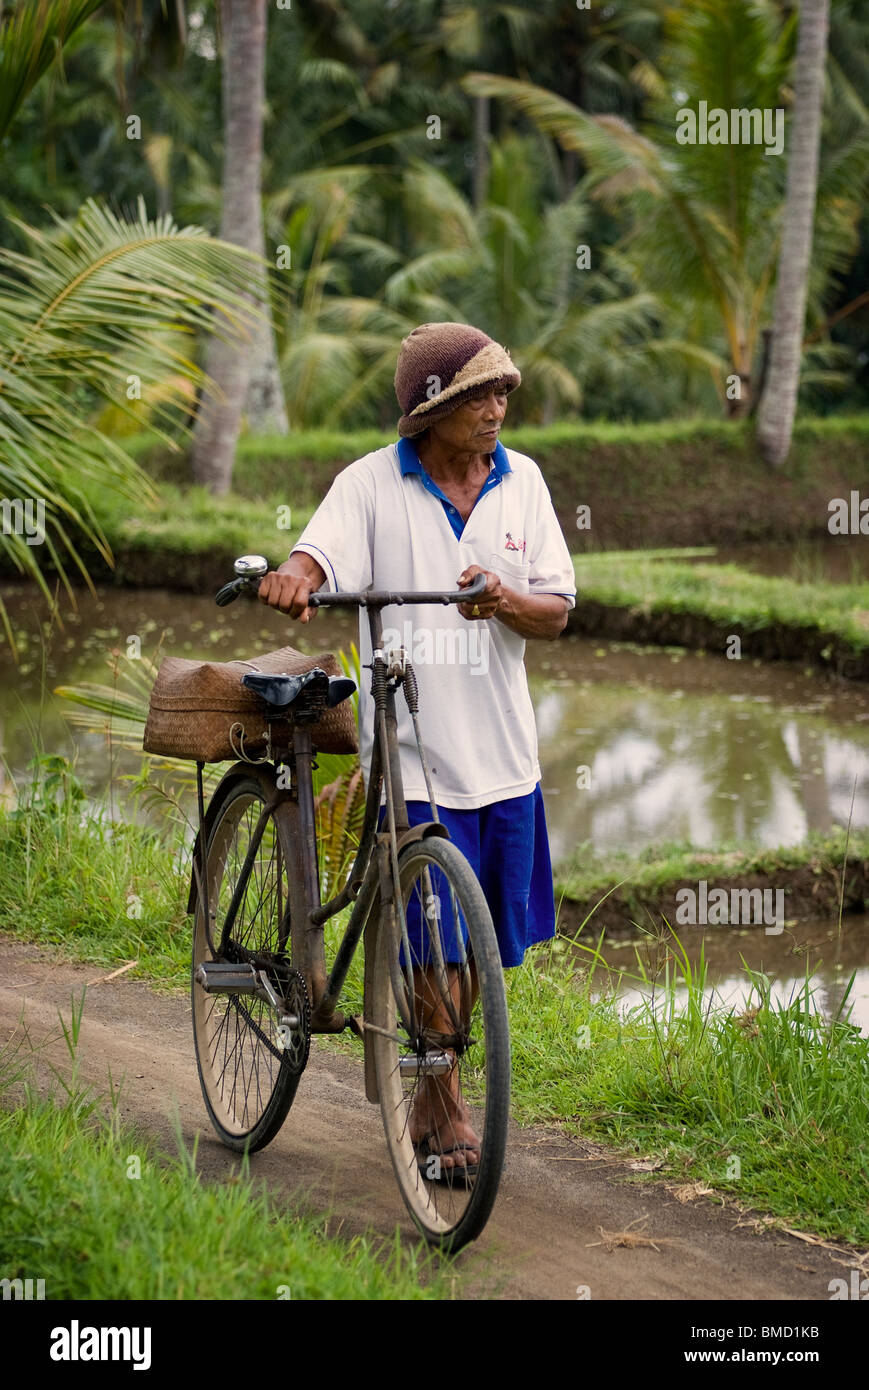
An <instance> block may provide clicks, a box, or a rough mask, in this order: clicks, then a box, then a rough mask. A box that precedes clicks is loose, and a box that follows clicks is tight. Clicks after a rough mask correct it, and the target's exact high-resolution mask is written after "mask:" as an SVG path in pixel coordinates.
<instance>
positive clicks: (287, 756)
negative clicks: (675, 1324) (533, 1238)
mask: <svg viewBox="0 0 869 1390" xmlns="http://www.w3.org/2000/svg"><path fill="white" fill-rule="evenodd" d="M267 570H268V564H267V561H266V560H265V559H264V558H263V557H261V556H253V557H251V556H245V557H242V558H241V559H240V560H237V561H236V563H235V572H236V578H235V579H233V580H231V581H230V582H229V584H227V585H225V586H224V587H223V588H222V589H221V590H220V591H219V593H218V594H217V595H216V601H217V602H218V603H219V604H221V605H222V606H223V605H225V604H226V603H229V602H232V601H233V600H234V599H235V598H237V597H238V595H239V594H240V593H242V592H245V591H246V592H248V593H252V594H255V593H256V590H257V589H258V586H259V581H260V579H261V578H262V577H263V575H264V574H265V573H266V572H267ZM484 587H485V580H484V578H483V576H479V577H478V578H477V579H476V580H475V581H474V583H473V584H472V585H471V586H469V587H468V588H466V589H463V590H459V591H457V592H453V593H436V592H433V593H390V592H382V591H381V592H376V591H365V592H362V593H325V592H320V593H316V594H312V595H311V598H310V605H311V606H312V607H327V606H328V607H339V606H344V607H355V608H358V607H365V608H366V610H367V613H368V620H369V627H370V632H371V649H372V653H373V655H372V661H371V665H370V667H368V668H367V669H370V670H371V690H372V695H373V699H374V721H375V740H374V751H373V755H372V761H371V768H370V772H369V776H368V785H367V788H366V803H365V817H364V823H363V827H362V831H361V833H360V838H359V844H358V848H357V851H356V855H355V858H354V861H353V864H352V866H351V868H350V871H349V874H348V877H347V880H346V883H345V884H344V887H343V888H342V889H341V890H340V892H338V893H337V894H336V895H335V896H334V897H332V898H331V900H330V901H329V902H326V903H321V902H320V890H319V876H318V860H317V838H316V823H315V812H314V794H313V779H312V773H313V769H314V766H315V763H314V755H315V750H314V747H313V745H312V739H311V726H312V724H314V723H315V722H316V720H317V719H318V718H320V717H321V715H322V712H323V710H324V709H325V708H326V707H327V705H329V704H331V705H334V704H336V703H338V701H339V700H341V699H345V698H349V695H350V694H352V692H353V691H354V690H355V689H356V686H355V683H354V682H352V681H343V682H342V681H341V680H340V678H337V677H329V676H327V675H326V674H325V673H324V672H323V671H322V670H320V669H314V670H311V671H309V672H307V673H305V674H304V675H300V676H267V675H255V674H253V675H246V676H244V678H243V680H244V684H246V685H248V686H250V687H251V688H253V689H254V690H255V691H256V693H257V694H258V696H259V697H260V698H261V699H262V701H263V710H264V713H265V716H266V718H267V720H268V721H269V732H270V735H271V733H272V731H275V741H274V743H272V741H271V737H270V739H269V753H268V759H269V760H268V761H266V762H259V763H246V762H239V763H236V764H235V765H234V766H233V767H232V768H230V769H229V771H228V772H227V773H226V774H225V775H224V777H223V778H222V780H221V782H220V784H219V785H218V787H217V789H216V790H215V793H214V795H213V797H212V799H211V802H210V804H209V806H208V809H207V811H206V809H205V806H204V795H203V783H202V767H203V765H202V763H197V782H198V798H199V821H200V828H199V835H198V837H197V842H196V846H195V848H194V860H193V874H192V882H191V894H190V902H189V904H188V909H189V910H190V911H191V912H192V913H193V914H194V934H193V968H192V983H191V988H192V996H193V1031H194V1042H195V1047H196V1056H197V1064H198V1069H199V1077H200V1083H201V1086H202V1093H203V1097H204V1099H205V1105H206V1109H207V1110H208V1113H209V1116H210V1119H211V1122H212V1124H213V1126H214V1128H215V1130H216V1131H217V1134H218V1136H219V1137H220V1139H221V1140H222V1141H223V1142H224V1143H225V1144H227V1145H228V1146H229V1147H230V1148H232V1149H235V1150H241V1151H248V1152H252V1151H254V1150H257V1149H260V1148H262V1147H263V1146H264V1145H265V1144H267V1143H269V1142H270V1140H271V1139H273V1138H274V1136H275V1135H276V1134H277V1132H278V1130H279V1129H280V1127H281V1125H282V1124H283V1122H284V1120H285V1118H286V1116H287V1113H288V1111H289V1108H290V1106H291V1104H292V1102H293V1099H294V1097H295V1095H296V1091H297V1089H298V1085H299V1081H300V1079H301V1076H302V1073H303V1072H304V1069H305V1066H306V1064H307V1061H308V1056H309V1049H310V1038H311V1035H312V1033H339V1032H341V1031H343V1030H344V1029H345V1028H349V1029H350V1030H351V1031H352V1032H354V1033H355V1034H356V1035H357V1036H358V1037H360V1038H361V1039H362V1042H363V1048H364V1063H365V1066H364V1074H365V1092H366V1096H367V1098H368V1100H369V1101H371V1102H373V1103H379V1105H380V1110H381V1116H382V1120H383V1125H384V1130H385V1133H386V1141H387V1147H388V1150H389V1154H390V1158H391V1161H392V1166H393V1170H394V1172H395V1176H396V1179H397V1181H398V1185H399V1188H400V1191H401V1195H402V1197H403V1199H404V1202H405V1205H406V1207H407V1209H408V1211H409V1212H410V1215H411V1217H412V1218H413V1221H414V1222H415V1224H416V1226H417V1228H418V1229H419V1230H420V1231H421V1233H422V1234H423V1235H424V1236H425V1238H426V1239H427V1240H428V1241H429V1242H430V1243H431V1244H433V1245H435V1246H437V1247H439V1248H441V1249H442V1250H445V1251H448V1252H455V1251H457V1250H459V1249H461V1247H462V1246H463V1245H465V1244H467V1242H468V1241H471V1240H473V1239H475V1238H476V1237H477V1236H478V1235H479V1233H480V1231H481V1230H482V1229H483V1227H484V1225H485V1223H486V1221H487V1219H488V1217H489V1215H490V1212H491V1210H492V1207H493V1205H494V1202H495V1198H496V1195H497V1191H498V1185H499V1182H500V1179H501V1172H502V1168H503V1162H504V1153H505V1148H506V1138H507V1117H508V1107H509V1091H510V1041H509V1028H508V1020H507V1006H506V997H505V992H504V980H503V974H502V968H501V962H500V955H499V951H498V945H497V940H496V937H495V931H494V927H493V925H492V919H491V915H490V913H489V909H488V906H487V904H486V900H485V898H484V896H483V892H482V889H481V888H480V885H479V883H478V881H477V879H476V877H475V875H474V873H473V871H472V869H471V867H470V865H469V864H468V862H467V860H466V859H465V858H464V857H463V855H462V854H461V853H460V852H459V850H458V849H457V848H456V846H455V845H454V844H453V843H452V842H451V841H450V839H449V836H448V833H447V831H446V829H445V827H444V826H443V825H442V824H441V823H440V822H439V820H438V815H437V807H436V802H435V797H434V794H433V791H432V784H431V779H430V776H429V770H428V765H427V761H426V757H425V752H424V749H423V745H422V740H421V736H420V729H419V723H418V712H419V711H418V705H419V700H418V691H417V684H416V679H415V676H414V672H413V668H412V666H411V664H410V662H409V661H408V660H407V656H406V653H405V652H404V649H403V648H400V649H399V650H398V651H397V652H392V653H389V652H384V651H383V650H382V621H381V611H382V609H383V608H384V607H386V606H388V605H391V604H404V603H415V604H416V603H418V604H423V603H425V604H428V603H460V602H462V603H464V602H469V601H473V600H474V599H475V598H476V597H478V596H479V594H480V593H481V592H482V590H483V588H484ZM348 687H349V688H348ZM399 689H401V690H402V691H403V694H404V696H405V699H406V700H407V703H408V707H409V710H410V714H411V719H412V722H413V727H414V731H415V735H416V742H417V750H418V752H419V756H420V759H421V762H422V769H423V774H424V777H425V783H426V787H427V789H428V793H429V801H430V804H431V807H432V819H431V820H430V821H428V822H426V823H425V824H424V825H420V826H415V827H413V828H411V827H410V826H409V824H408V819H407V808H406V804H405V800H404V790H403V785H402V778H401V768H400V763H399V749H398V739H397V723H396V695H397V692H398V690H399ZM288 720H289V721H290V722H289V723H288ZM279 729H283V730H284V731H285V732H284V733H283V734H281V733H279V732H278V730H279ZM382 794H383V799H384V801H385V810H384V813H383V818H382V825H381V823H380V821H381V795H382ZM351 903H352V904H353V906H352V910H351V912H350V916H349V920H348V922H347V925H346V928H345V930H344V935H343V938H342V940H341V943H340V945H339V946H338V949H337V951H336V953H335V956H334V960H333V962H332V965H331V970H330V971H329V973H328V975H327V970H326V957H325V945H324V925H325V923H326V922H327V921H328V920H329V919H330V918H332V917H334V916H335V915H336V914H337V913H339V912H341V911H343V910H344V909H345V908H347V907H349V906H350V904H351ZM360 941H363V942H364V1006H363V1012H362V1015H361V1016H353V1017H351V1016H348V1015H345V1013H344V1012H342V1011H341V1010H340V1009H339V1007H338V1005H339V1001H340V996H341V991H342V988H343V986H344V983H345V981H346V978H347V973H348V971H349V969H350V965H351V961H352V959H353V956H354V953H355V951H356V948H357V947H358V945H359V942H360ZM460 1105H465V1106H467V1107H468V1111H469V1119H468V1121H467V1123H469V1124H470V1125H471V1128H472V1132H473V1133H475V1134H476V1136H477V1137H478V1138H479V1141H480V1142H479V1143H474V1144H473V1145H471V1144H470V1143H469V1142H468V1140H467V1139H461V1138H460V1135H459V1132H458V1130H457V1124H458V1118H459V1116H458V1115H457V1111H458V1107H459V1106H460ZM414 1130H417V1131H419V1132H416V1133H414ZM426 1130H427V1133H426V1132H424V1131H426ZM466 1132H467V1131H466ZM449 1141H452V1142H449ZM473 1152H477V1153H478V1155H479V1156H478V1160H477V1162H476V1163H474V1162H473V1161H472V1160H471V1159H470V1158H469V1155H470V1154H471V1153H473ZM448 1158H451V1159H452V1162H451V1163H448V1162H445V1159H448ZM460 1160H461V1161H460Z"/></svg>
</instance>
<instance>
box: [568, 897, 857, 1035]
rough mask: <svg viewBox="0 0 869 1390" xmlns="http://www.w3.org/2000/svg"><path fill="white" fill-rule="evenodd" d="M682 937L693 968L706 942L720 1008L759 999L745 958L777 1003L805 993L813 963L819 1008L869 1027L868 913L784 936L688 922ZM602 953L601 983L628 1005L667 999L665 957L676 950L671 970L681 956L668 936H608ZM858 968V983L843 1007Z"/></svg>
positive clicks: (710, 986) (714, 999)
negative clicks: (664, 939) (654, 938)
mask: <svg viewBox="0 0 869 1390" xmlns="http://www.w3.org/2000/svg"><path fill="white" fill-rule="evenodd" d="M679 940H680V942H681V945H682V946H683V947H684V949H685V953H686V955H687V957H688V960H689V961H690V964H691V969H692V970H693V971H696V969H697V966H698V962H699V959H700V952H701V946H702V949H703V953H704V956H705V960H706V967H707V989H706V991H705V994H704V999H705V1001H706V1002H707V1004H709V1003H711V1005H712V1007H713V1009H714V1008H718V1007H728V1008H730V1007H733V1008H736V1010H737V1012H742V1011H743V1010H744V1009H745V1007H746V1004H747V1003H750V1005H751V1007H753V1008H756V1007H757V1003H758V996H757V994H756V993H755V994H754V995H753V996H752V997H751V998H750V999H749V995H750V992H751V985H750V982H749V980H748V979H747V977H746V975H745V973H744V971H743V970H742V969H741V965H742V961H745V963H746V965H747V966H748V967H749V968H750V969H751V970H754V971H758V972H762V973H764V974H766V975H767V976H769V977H770V979H771V981H772V985H771V998H772V1000H773V1002H774V1004H782V1005H785V1006H787V1005H790V1004H793V1003H794V1002H795V1001H796V1000H798V999H799V998H800V996H801V994H802V993H803V991H804V989H805V981H806V969H807V968H808V970H809V972H810V974H811V982H810V988H811V991H812V1007H813V1009H814V1011H816V1012H818V1013H820V1014H821V1015H822V1017H823V1018H825V1019H828V1020H829V1019H832V1018H835V1017H837V1016H838V1017H841V1018H843V1019H844V1018H849V1021H850V1022H851V1023H853V1024H854V1025H855V1026H856V1027H858V1028H860V1029H861V1031H862V1032H864V1033H869V965H867V964H866V944H867V943H866V926H865V918H862V917H859V916H856V917H855V916H851V917H848V916H846V917H843V919H842V930H841V932H840V931H839V930H838V929H837V925H836V923H835V922H827V923H817V922H813V923H811V924H810V925H806V926H798V927H795V928H794V930H793V931H790V930H788V931H786V932H785V933H783V934H782V935H781V936H780V937H777V936H766V935H765V933H763V932H759V931H752V930H745V929H737V928H733V927H730V928H719V929H717V930H712V929H709V930H706V931H703V930H701V929H699V928H697V929H695V930H692V929H684V928H683V929H682V931H681V933H680V937H679ZM595 944H596V943H595ZM600 954H601V956H602V958H603V961H604V962H605V964H606V966H607V967H608V968H609V973H608V972H607V971H606V970H604V969H598V971H597V972H596V973H595V976H594V980H595V984H600V986H601V988H602V989H604V988H606V989H611V988H615V989H616V991H617V994H618V997H619V1004H620V1008H621V1010H622V1011H623V1012H625V1013H626V1012H628V1011H629V1010H630V1009H632V1008H635V1007H636V1006H637V1005H639V1004H642V1003H643V1002H644V1001H647V1002H649V1003H651V1004H653V1005H654V1007H656V1008H659V1007H663V998H662V990H663V981H664V978H665V968H666V962H667V959H668V957H669V961H670V970H671V977H672V973H673V959H674V957H673V952H672V949H668V947H667V945H666V944H665V943H663V942H662V943H656V942H652V940H651V939H650V938H649V937H637V938H633V939H631V940H627V941H613V940H607V941H604V942H603V944H602V946H601V951H600ZM587 960H588V956H587V953H586V952H583V951H581V950H580V951H578V952H577V961H578V963H579V965H580V968H581V969H582V968H584V966H585V962H586V961H587ZM643 974H645V975H646V976H647V982H646V983H640V982H639V979H638V977H641V976H642V975H643ZM852 974H853V975H854V983H853V985H852V987H851V991H850V994H849V995H848V1002H847V1004H845V1005H844V1008H843V1000H844V998H845V994H846V991H847V989H848V984H849V981H850V979H851V975H852ZM675 993H676V1001H677V1006H678V1005H679V1004H681V1003H684V1001H685V999H686V996H687V990H686V989H685V988H684V987H677V988H676V991H675ZM849 1007H850V1016H849Z"/></svg>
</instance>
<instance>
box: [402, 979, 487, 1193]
mask: <svg viewBox="0 0 869 1390" xmlns="http://www.w3.org/2000/svg"><path fill="white" fill-rule="evenodd" d="M446 971H447V984H448V987H449V1001H448V1000H447V999H445V998H444V987H443V980H442V978H440V976H439V972H438V971H437V970H436V969H435V968H434V966H427V967H426V969H424V970H422V969H416V970H414V972H413V980H414V991H415V994H416V1010H417V1018H419V1019H421V1021H422V1026H423V1027H424V1028H429V1029H431V1030H432V1031H433V1032H436V1033H454V1032H455V1031H456V1019H457V1018H458V1019H464V1020H466V1021H467V1019H468V1016H469V1012H470V1010H471V1009H472V1008H473V1006H474V1004H475V1003H476V1000H477V997H478V995H479V992H480V991H479V984H478V981H477V970H476V966H475V965H474V964H473V963H472V964H471V966H470V970H469V974H470V1001H469V1000H468V999H467V997H466V998H465V999H464V1000H462V997H461V996H462V985H461V979H462V977H461V976H460V974H459V971H458V970H457V969H456V967H455V966H454V965H448V966H446ZM450 1003H452V1010H451V1009H450ZM444 1050H445V1051H446V1052H447V1053H448V1054H449V1055H450V1056H453V1057H455V1052H454V1050H453V1049H452V1048H445V1049H444ZM459 1081H460V1077H459V1069H458V1066H457V1065H455V1063H454V1065H453V1069H452V1071H451V1072H450V1073H449V1075H448V1076H427V1077H424V1078H423V1080H422V1082H421V1084H420V1087H419V1090H418V1091H417V1094H416V1096H415V1098H414V1102H413V1108H412V1111H411V1116H410V1137H411V1139H412V1140H413V1142H414V1143H419V1142H420V1141H422V1140H423V1139H428V1140H429V1144H430V1146H431V1150H432V1152H433V1153H437V1152H438V1151H439V1150H444V1151H446V1152H444V1154H443V1158H442V1159H441V1165H442V1167H443V1169H444V1170H445V1171H448V1170H449V1169H451V1168H455V1167H459V1168H464V1167H465V1166H466V1165H471V1166H473V1165H474V1164H476V1163H478V1162H479V1159H480V1145H481V1141H480V1138H479V1135H477V1134H476V1133H475V1131H474V1128H473V1126H472V1124H471V1122H470V1111H469V1109H468V1106H467V1105H466V1104H465V1101H464V1099H463V1098H462V1096H461V1093H460V1085H459ZM457 1144H468V1145H471V1146H472V1147H470V1148H467V1149H457V1150H456V1152H454V1153H449V1152H448V1150H450V1149H452V1148H453V1147H454V1145H457Z"/></svg>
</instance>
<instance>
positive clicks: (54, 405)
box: [0, 0, 252, 652]
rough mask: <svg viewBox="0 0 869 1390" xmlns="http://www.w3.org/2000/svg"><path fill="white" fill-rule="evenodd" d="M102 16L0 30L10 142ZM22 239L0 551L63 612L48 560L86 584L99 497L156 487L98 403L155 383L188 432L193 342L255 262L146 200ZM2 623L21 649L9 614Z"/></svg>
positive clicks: (98, 532)
mask: <svg viewBox="0 0 869 1390" xmlns="http://www.w3.org/2000/svg"><path fill="white" fill-rule="evenodd" d="M96 8H97V3H96V2H95V0H40V3H39V4H38V5H32V6H22V7H20V8H18V9H16V10H15V11H14V13H12V14H10V15H7V16H5V17H3V18H2V19H0V135H3V134H5V133H6V132H7V131H8V130H9V128H10V126H11V124H12V121H13V120H14V118H15V116H16V114H17V112H18V110H19V109H20V107H21V104H22V103H23V101H24V99H25V98H26V96H27V94H28V92H29V91H30V90H31V89H32V88H33V86H34V84H35V83H36V82H37V81H38V79H39V77H40V76H41V75H42V74H43V73H44V72H46V71H47V70H48V68H49V66H50V64H51V61H52V60H53V59H55V58H56V56H57V53H58V51H59V50H60V48H61V46H62V44H63V43H64V42H65V41H66V40H68V39H69V37H70V35H71V34H72V33H73V32H75V31H76V29H77V28H79V27H80V26H81V25H82V24H83V23H84V21H85V20H86V19H87V18H88V16H89V15H90V14H92V13H93V12H94V10H95V9H96ZM20 230H21V234H22V236H23V237H24V239H25V241H26V243H27V249H26V250H25V251H15V250H12V249H9V248H5V249H0V489H2V491H3V493H4V496H3V498H2V512H3V525H2V529H0V555H2V557H3V559H4V560H5V561H6V562H7V564H9V565H11V566H12V567H13V568H14V569H15V570H17V571H18V572H19V573H20V574H23V575H26V576H28V577H30V578H32V579H34V580H35V581H36V582H37V584H38V585H39V586H40V588H41V590H42V592H43V594H44V595H45V597H46V598H47V599H48V600H49V601H51V593H50V590H49V587H48V582H47V579H46V576H45V574H44V570H45V567H46V561H47V560H50V561H51V562H52V563H53V565H54V567H55V569H56V570H57V572H58V574H59V575H60V578H61V580H62V582H63V583H64V584H65V585H66V587H67V589H69V587H70V585H69V577H68V575H67V566H68V565H71V566H73V567H74V568H75V569H77V570H78V571H79V573H80V575H81V577H82V578H84V579H85V581H86V582H90V580H89V573H88V569H87V565H86V563H85V561H84V560H83V558H82V556H81V554H80V551H79V547H80V545H81V539H82V538H84V539H85V540H86V541H87V542H88V544H89V546H90V547H91V548H92V549H93V550H95V551H96V552H97V554H98V556H100V557H101V558H102V559H103V560H104V561H105V562H106V563H111V552H110V550H109V546H108V542H107V540H106V537H105V535H104V534H103V532H102V529H101V527H100V524H99V521H98V517H97V511H96V508H95V506H94V500H95V499H99V498H100V496H101V494H103V493H104V492H105V491H106V490H115V491H121V492H122V493H124V494H126V495H127V496H128V497H129V498H130V504H131V507H133V506H137V507H140V508H141V507H142V506H143V505H147V497H148V493H149V486H148V482H147V479H146V478H145V477H144V476H143V475H142V473H141V472H140V470H139V469H138V468H137V467H136V465H135V464H134V463H133V460H132V459H131V458H130V457H129V455H128V454H127V453H126V452H125V451H124V450H123V449H122V448H121V447H120V445H119V444H117V443H116V442H115V441H114V440H113V439H111V438H110V437H109V436H108V435H107V434H105V433H104V432H103V431H102V430H101V429H100V428H99V426H98V425H97V424H96V423H94V421H93V412H94V408H95V406H96V405H97V403H98V402H99V401H103V402H108V403H109V404H111V405H113V406H115V407H117V406H120V407H121V408H126V407H127V405H128V399H127V398H128V396H129V397H131V399H132V398H134V397H135V396H136V395H137V394H138V393H139V389H141V393H142V394H143V395H144V394H145V392H146V391H147V390H148V388H149V387H154V386H157V385H159V387H160V393H159V394H160V398H161V399H160V402H159V403H158V405H157V408H156V418H155V423H156V424H157V426H158V428H159V427H160V425H161V422H162V423H163V424H164V425H165V424H168V423H170V422H177V418H178V413H179V411H180V410H186V407H187V392H186V389H185V388H186V387H187V384H188V383H189V382H193V383H198V384H201V383H202V382H203V381H204V377H203V374H202V372H201V370H200V369H199V368H197V367H196V366H195V365H194V363H193V361H192V360H191V353H190V351H189V344H190V342H191V339H192V337H193V335H194V334H195V333H197V332H199V331H201V330H202V328H203V326H204V325H205V324H206V322H207V321H208V319H209V316H210V315H211V313H212V312H214V311H216V310H221V311H223V312H224V313H228V314H232V313H238V311H239V310H240V309H242V308H243V306H244V300H243V298H242V295H243V292H244V290H245V288H246V287H247V285H248V283H249V279H250V274H251V265H252V260H251V258H250V256H248V255H246V254H245V253H244V252H242V251H241V250H239V249H238V248H237V247H230V246H224V245H222V244H221V243H220V242H216V241H213V240H212V239H211V238H210V237H208V236H207V234H206V233H205V232H203V231H201V230H200V229H199V228H197V227H187V228H178V227H177V226H175V224H174V223H173V222H172V221H171V219H169V218H168V217H164V218H160V219H158V220H157V221H152V220H150V219H149V218H148V217H147V215H146V212H145V209H144V206H143V205H140V206H139V210H138V213H137V215H135V216H129V217H126V218H120V217H118V216H116V215H115V214H114V213H112V212H111V211H109V210H108V209H105V208H103V207H101V206H100V205H99V204H97V203H96V202H93V201H88V202H87V203H85V205H84V207H83V208H82V209H81V211H80V213H79V214H78V216H76V217H74V218H72V219H69V220H66V221H64V220H61V219H58V218H56V219H55V225H54V226H53V227H52V228H50V229H49V230H47V231H45V230H41V229H37V228H34V227H28V226H22V227H21V229H20ZM131 383H132V384H133V388H132V389H131ZM129 408H130V409H132V406H130V407H129ZM0 621H2V623H3V626H4V628H5V631H6V634H7V637H8V638H9V640H10V644H11V646H12V651H13V652H14V650H15V647H14V644H12V641H11V639H12V633H11V630H10V627H9V621H8V617H7V614H6V610H5V608H4V607H3V606H2V604H0Z"/></svg>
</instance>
